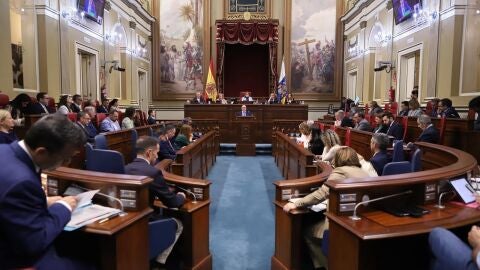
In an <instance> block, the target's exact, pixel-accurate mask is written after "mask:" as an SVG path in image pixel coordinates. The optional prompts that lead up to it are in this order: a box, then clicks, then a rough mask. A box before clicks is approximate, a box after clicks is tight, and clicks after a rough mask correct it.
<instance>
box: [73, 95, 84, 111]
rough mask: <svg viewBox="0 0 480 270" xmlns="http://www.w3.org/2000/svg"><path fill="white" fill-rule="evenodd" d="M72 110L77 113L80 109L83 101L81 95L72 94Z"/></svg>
mask: <svg viewBox="0 0 480 270" xmlns="http://www.w3.org/2000/svg"><path fill="white" fill-rule="evenodd" d="M72 101H73V103H72V106H71V107H72V112H74V113H79V112H81V111H82V102H83V99H82V96H80V95H78V94H76V95H73V97H72Z"/></svg>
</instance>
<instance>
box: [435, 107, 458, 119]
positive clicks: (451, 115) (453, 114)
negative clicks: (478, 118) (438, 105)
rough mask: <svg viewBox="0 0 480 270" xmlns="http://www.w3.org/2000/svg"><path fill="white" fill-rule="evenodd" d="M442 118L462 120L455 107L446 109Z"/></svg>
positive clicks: (441, 114) (442, 113)
mask: <svg viewBox="0 0 480 270" xmlns="http://www.w3.org/2000/svg"><path fill="white" fill-rule="evenodd" d="M440 116H441V117H443V116H445V117H446V118H460V115H459V114H458V112H457V110H455V108H453V107H449V108H447V109H445V111H443V112H441V113H440Z"/></svg>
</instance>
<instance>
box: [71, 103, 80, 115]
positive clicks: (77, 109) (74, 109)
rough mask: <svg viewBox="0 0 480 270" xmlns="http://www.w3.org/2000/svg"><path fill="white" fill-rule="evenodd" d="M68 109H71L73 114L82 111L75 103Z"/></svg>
mask: <svg viewBox="0 0 480 270" xmlns="http://www.w3.org/2000/svg"><path fill="white" fill-rule="evenodd" d="M70 107H71V108H72V112H74V113H79V112H81V111H82V108H80V106H78V105H77V104H76V103H72V105H71V106H70Z"/></svg>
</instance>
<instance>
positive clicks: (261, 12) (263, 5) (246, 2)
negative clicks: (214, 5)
mask: <svg viewBox="0 0 480 270" xmlns="http://www.w3.org/2000/svg"><path fill="white" fill-rule="evenodd" d="M270 1H271V0H224V8H223V11H224V12H223V16H224V18H225V19H227V20H241V19H246V18H248V19H254V20H267V19H270V16H271V3H270ZM246 14H248V15H247V16H246Z"/></svg>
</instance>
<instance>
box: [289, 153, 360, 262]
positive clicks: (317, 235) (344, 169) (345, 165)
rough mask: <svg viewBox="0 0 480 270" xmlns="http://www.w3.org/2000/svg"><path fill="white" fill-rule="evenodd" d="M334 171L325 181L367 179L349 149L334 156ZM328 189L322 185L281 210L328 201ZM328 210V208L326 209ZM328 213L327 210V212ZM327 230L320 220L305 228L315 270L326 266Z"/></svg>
mask: <svg viewBox="0 0 480 270" xmlns="http://www.w3.org/2000/svg"><path fill="white" fill-rule="evenodd" d="M333 163H334V165H335V169H333V171H332V173H331V174H330V176H329V177H328V179H327V181H332V180H336V181H341V180H345V179H348V178H362V177H368V174H367V173H366V172H364V171H363V170H362V169H361V168H360V167H361V166H360V161H359V160H358V156H357V153H356V152H355V150H353V149H352V148H350V147H346V146H345V147H341V148H340V149H338V151H337V152H336V154H335V159H334V162H333ZM328 195H329V189H328V187H327V186H326V185H322V186H321V187H320V188H319V189H317V190H315V191H314V192H312V193H310V194H308V195H307V196H305V197H303V198H301V199H299V200H297V201H295V202H294V203H292V202H289V203H287V204H285V206H284V207H283V210H284V211H285V212H287V213H288V212H290V211H292V210H294V209H297V208H303V207H308V206H312V205H315V204H319V203H321V202H323V201H325V200H327V199H328ZM327 209H328V207H327ZM327 211H328V210H327ZM327 229H328V222H327V221H326V220H325V219H322V220H321V221H319V222H318V223H314V224H310V225H309V226H307V228H306V231H305V233H304V235H305V241H306V244H307V246H308V248H309V251H310V257H311V258H312V261H313V266H314V268H315V269H319V268H321V267H326V266H327V260H326V258H325V256H324V254H323V253H322V249H321V246H322V238H323V232H324V231H325V230H327Z"/></svg>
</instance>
